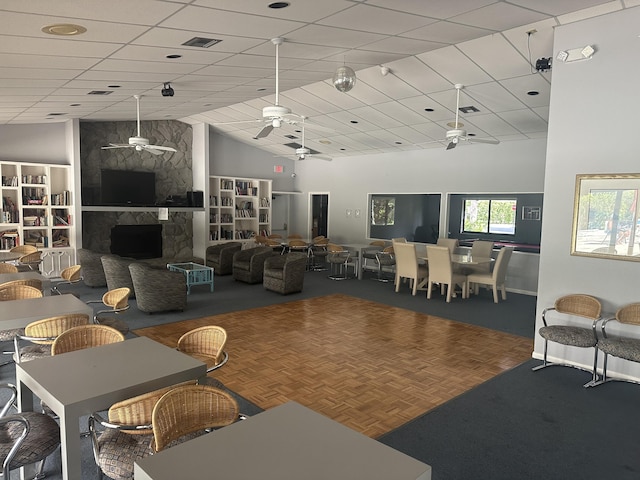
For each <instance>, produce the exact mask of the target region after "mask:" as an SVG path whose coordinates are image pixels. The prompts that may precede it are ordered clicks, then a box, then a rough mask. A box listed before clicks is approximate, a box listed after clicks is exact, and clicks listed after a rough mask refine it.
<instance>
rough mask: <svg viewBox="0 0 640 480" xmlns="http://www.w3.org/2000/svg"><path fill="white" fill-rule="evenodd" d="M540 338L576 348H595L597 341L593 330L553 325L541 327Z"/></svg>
mask: <svg viewBox="0 0 640 480" xmlns="http://www.w3.org/2000/svg"><path fill="white" fill-rule="evenodd" d="M539 333H540V336H541V337H542V338H545V339H547V340H551V341H552V342H557V343H561V344H563V345H571V346H574V347H583V348H587V347H595V345H596V340H595V337H594V336H593V332H591V330H589V329H586V328H582V327H571V326H567V325H553V326H549V327H541V328H540V330H539Z"/></svg>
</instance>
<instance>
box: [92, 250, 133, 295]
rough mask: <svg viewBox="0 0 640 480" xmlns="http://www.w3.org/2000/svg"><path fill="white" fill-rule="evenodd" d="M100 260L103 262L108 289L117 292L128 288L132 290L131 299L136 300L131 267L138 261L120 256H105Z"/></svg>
mask: <svg viewBox="0 0 640 480" xmlns="http://www.w3.org/2000/svg"><path fill="white" fill-rule="evenodd" d="M100 260H101V261H102V268H103V269H104V276H105V277H106V279H107V289H109V290H115V289H116V288H123V287H127V288H129V289H130V290H131V293H130V294H129V298H134V297H135V296H136V292H135V289H134V288H133V281H132V280H131V273H129V265H130V264H131V263H133V262H135V261H136V260H135V259H134V258H128V257H120V256H118V255H103V256H102V257H101V258H100Z"/></svg>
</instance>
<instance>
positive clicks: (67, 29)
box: [42, 23, 87, 37]
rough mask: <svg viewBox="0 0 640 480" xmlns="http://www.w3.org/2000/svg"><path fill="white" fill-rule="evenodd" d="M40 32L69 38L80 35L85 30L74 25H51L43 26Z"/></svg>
mask: <svg viewBox="0 0 640 480" xmlns="http://www.w3.org/2000/svg"><path fill="white" fill-rule="evenodd" d="M42 31H43V32H44V33H47V34H49V35H62V36H63V37H70V36H73V35H82V34H83V33H84V32H86V31H87V29H86V28H84V27H83V26H81V25H74V24H73V23H55V24H53V25H45V26H44V27H42Z"/></svg>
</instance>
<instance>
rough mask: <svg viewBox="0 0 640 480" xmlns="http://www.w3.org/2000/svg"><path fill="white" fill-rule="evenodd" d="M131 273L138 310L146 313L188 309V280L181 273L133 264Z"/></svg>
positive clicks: (130, 268) (130, 269) (142, 264)
mask: <svg viewBox="0 0 640 480" xmlns="http://www.w3.org/2000/svg"><path fill="white" fill-rule="evenodd" d="M129 271H130V275H131V279H132V280H133V284H134V286H135V287H136V291H137V294H136V304H137V306H138V310H140V311H142V312H145V313H154V312H165V311H170V310H180V311H182V310H184V309H185V308H187V279H186V278H185V276H184V274H183V273H181V272H172V271H169V270H167V269H166V268H154V267H152V266H149V265H146V264H144V263H132V264H131V265H129Z"/></svg>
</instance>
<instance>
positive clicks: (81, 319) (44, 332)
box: [13, 313, 89, 363]
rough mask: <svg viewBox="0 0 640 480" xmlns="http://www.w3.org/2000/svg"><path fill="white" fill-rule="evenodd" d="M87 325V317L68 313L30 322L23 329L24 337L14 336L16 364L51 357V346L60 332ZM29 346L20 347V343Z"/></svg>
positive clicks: (14, 358)
mask: <svg viewBox="0 0 640 480" xmlns="http://www.w3.org/2000/svg"><path fill="white" fill-rule="evenodd" d="M87 324H89V315H86V314H84V313H68V314H66V315H58V316H55V317H49V318H43V319H42V320H36V321H35V322H31V323H30V324H29V325H27V326H26V327H25V329H24V335H16V337H15V339H14V340H13V343H14V350H15V351H14V355H13V360H14V361H15V362H16V363H21V362H26V361H29V360H34V359H36V358H42V357H49V356H51V345H52V344H53V342H54V341H55V339H56V338H57V337H58V335H60V334H61V333H62V332H64V331H66V330H69V329H70V328H73V327H77V326H79V325H87ZM21 341H22V342H29V345H26V346H23V347H21V346H20V342H21Z"/></svg>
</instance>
